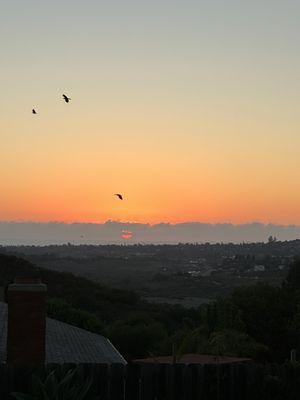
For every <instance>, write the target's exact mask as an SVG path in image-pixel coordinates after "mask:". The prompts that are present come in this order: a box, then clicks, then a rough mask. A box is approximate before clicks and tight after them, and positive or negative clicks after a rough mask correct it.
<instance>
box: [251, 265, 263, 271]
mask: <svg viewBox="0 0 300 400" xmlns="http://www.w3.org/2000/svg"><path fill="white" fill-rule="evenodd" d="M253 270H254V271H255V272H265V270H266V267H265V266H264V265H255V266H254V268H253Z"/></svg>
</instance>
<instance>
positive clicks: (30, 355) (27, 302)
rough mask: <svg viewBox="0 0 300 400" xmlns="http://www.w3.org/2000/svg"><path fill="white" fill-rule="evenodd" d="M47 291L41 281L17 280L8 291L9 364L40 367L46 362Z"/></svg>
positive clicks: (37, 279)
mask: <svg viewBox="0 0 300 400" xmlns="http://www.w3.org/2000/svg"><path fill="white" fill-rule="evenodd" d="M46 291H47V286H46V285H45V284H43V283H41V280H40V279H39V278H35V277H27V278H21V277H20V278H16V279H15V280H14V283H12V284H10V285H9V286H8V289H7V303H8V327H7V362H8V363H13V364H22V365H36V364H42V363H44V362H45V352H46Z"/></svg>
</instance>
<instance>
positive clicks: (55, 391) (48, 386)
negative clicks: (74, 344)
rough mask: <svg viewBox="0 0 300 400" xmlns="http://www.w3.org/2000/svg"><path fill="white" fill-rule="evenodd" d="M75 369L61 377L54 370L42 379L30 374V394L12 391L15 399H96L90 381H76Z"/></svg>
mask: <svg viewBox="0 0 300 400" xmlns="http://www.w3.org/2000/svg"><path fill="white" fill-rule="evenodd" d="M76 372H77V370H76V369H73V370H68V371H67V372H66V374H65V376H63V377H62V378H61V379H59V378H57V376H56V374H55V371H52V372H50V373H49V374H48V375H47V376H46V378H45V379H44V380H42V379H41V378H40V377H39V376H37V375H35V374H34V375H32V380H31V390H30V394H25V393H18V392H13V393H11V396H13V397H14V398H15V399H17V400H74V399H76V400H97V399H98V398H97V397H95V396H92V395H91V394H90V388H91V384H92V381H91V380H88V381H84V382H78V381H76V377H75V374H76Z"/></svg>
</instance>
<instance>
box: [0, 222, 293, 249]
mask: <svg viewBox="0 0 300 400" xmlns="http://www.w3.org/2000/svg"><path fill="white" fill-rule="evenodd" d="M124 231H129V232H132V238H131V239H129V240H128V239H127V240H125V239H123V238H122V232H124ZM270 235H272V236H276V237H277V238H278V239H279V240H293V239H298V238H300V226H298V225H286V226H284V225H274V224H266V225H265V224H261V223H250V224H243V225H233V224H204V223H200V222H186V223H180V224H167V223H160V224H156V225H150V224H136V223H121V222H114V221H107V222H105V223H103V224H86V223H73V224H65V223H57V222H49V223H33V222H0V244H2V245H6V244H17V245H18V244H25V245H32V244H34V245H42V244H62V243H68V242H70V243H74V244H81V243H82V244H84V243H90V244H107V243H178V242H184V243H186V242H191V243H195V242H198V243H204V242H213V243H215V242H224V243H226V242H234V243H241V242H243V241H244V242H265V241H267V239H268V237H269V236H270Z"/></svg>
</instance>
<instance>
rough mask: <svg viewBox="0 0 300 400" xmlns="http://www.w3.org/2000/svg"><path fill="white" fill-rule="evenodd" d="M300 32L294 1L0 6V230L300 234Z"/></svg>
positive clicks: (54, 1) (141, 0)
mask: <svg viewBox="0 0 300 400" xmlns="http://www.w3.org/2000/svg"><path fill="white" fill-rule="evenodd" d="M299 20H300V2H299V0H294V1H292V0H286V1H282V0H280V1H277V0H265V1H261V0H260V1H258V0H254V1H241V0H239V1H232V0H226V1H225V0H222V1H220V0H219V1H200V0H197V1H196V0H195V1H192V0H185V1H182V0H181V1H177V0H172V1H171V0H170V1H166V0H159V1H158V0H152V1H149V0H147V1H145V0H135V1H131V0H118V1H116V0H110V1H101V0H97V1H96V0H95V1H92V0H84V1H83V0H80V1H78V0H72V1H71V0H68V1H66V0H60V1H58V0H51V1H44V0H36V1H33V0H27V1H23V0H19V1H16V0H11V1H6V2H3V4H1V12H0V51H1V53H0V68H1V69H0V71H1V74H0V82H1V86H0V87H1V93H0V135H1V136H0V137H1V142H0V143H1V146H0V155H1V156H0V178H1V180H0V182H1V196H0V220H16V221H19V220H22V221H28V220H31V221H66V222H71V221H80V222H85V221H86V222H103V221H106V220H108V219H112V220H120V221H138V222H149V223H156V222H160V221H166V222H182V221H203V222H233V223H244V222H251V221H262V222H274V223H281V224H290V223H295V224H300V129H299V128H300V110H299V101H300V53H299V46H300V24H299ZM63 93H66V94H67V95H69V96H70V97H71V98H72V100H71V102H70V104H66V103H64V102H63V100H62V98H61V95H62V94H63ZM33 107H34V108H35V109H36V110H37V112H38V115H36V116H34V115H32V114H31V109H32V108H33ZM114 193H123V194H124V197H125V200H124V201H120V200H118V199H117V198H116V197H114V195H113V194H114Z"/></svg>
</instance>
